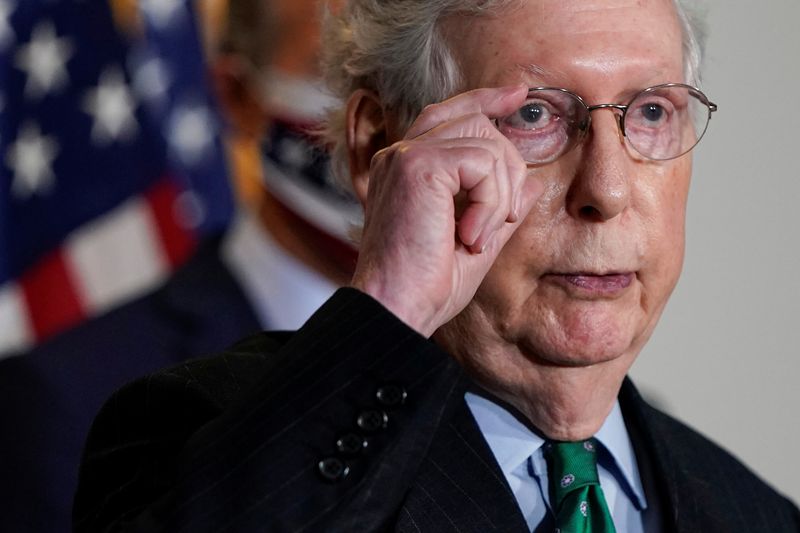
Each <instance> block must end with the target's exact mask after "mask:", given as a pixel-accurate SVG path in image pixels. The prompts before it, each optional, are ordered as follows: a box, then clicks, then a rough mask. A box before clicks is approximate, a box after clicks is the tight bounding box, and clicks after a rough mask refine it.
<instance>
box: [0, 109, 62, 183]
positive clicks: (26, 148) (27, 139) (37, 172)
mask: <svg viewBox="0 0 800 533" xmlns="http://www.w3.org/2000/svg"><path fill="white" fill-rule="evenodd" d="M58 151H59V146H58V142H57V141H56V140H55V137H53V136H50V135H42V133H41V130H40V129H39V126H38V125H37V124H36V123H34V122H26V123H25V124H23V125H22V127H21V128H20V133H19V135H18V136H17V140H16V141H14V143H13V144H12V145H11V146H9V148H8V151H7V152H6V163H7V164H8V166H9V168H11V170H13V171H14V180H13V182H12V183H11V194H12V195H14V196H15V197H16V198H20V199H25V198H28V197H29V196H31V195H34V194H45V193H47V192H49V191H50V190H52V188H53V186H54V184H55V177H56V176H55V174H54V173H53V161H55V159H56V155H58Z"/></svg>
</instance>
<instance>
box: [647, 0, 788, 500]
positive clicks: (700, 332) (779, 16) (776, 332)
mask: <svg viewBox="0 0 800 533" xmlns="http://www.w3.org/2000/svg"><path fill="white" fill-rule="evenodd" d="M697 4H698V5H699V6H701V7H703V8H704V9H706V10H707V20H708V48H707V54H706V60H705V70H704V83H703V88H704V89H705V92H706V94H708V95H709V97H710V98H711V99H712V100H713V101H714V102H715V103H717V104H718V105H719V109H720V110H719V112H718V113H715V114H714V118H713V119H712V121H711V124H710V126H709V130H708V132H707V133H706V136H705V137H704V138H703V142H702V143H701V144H700V145H699V146H698V147H697V149H696V150H695V152H694V161H695V168H694V176H693V182H692V186H691V192H690V194H689V211H688V219H687V249H686V261H685V264H684V270H683V275H682V277H681V281H680V282H679V284H678V287H677V289H676V290H675V293H674V294H673V296H672V299H671V300H670V303H669V304H668V305H667V309H666V311H665V313H664V316H663V317H662V319H661V322H660V323H659V325H658V327H657V328H656V330H655V333H654V335H653V337H652V339H651V340H650V342H649V343H648V344H647V346H646V347H645V349H644V351H643V352H642V354H640V356H639V358H638V360H637V362H636V364H635V365H634V367H633V370H632V372H631V375H632V376H633V378H634V380H635V381H636V383H637V384H638V385H639V386H640V387H641V388H643V389H644V390H645V392H647V393H648V394H649V395H650V396H651V398H654V399H657V400H658V401H659V403H660V405H661V406H662V407H664V408H666V410H667V411H669V412H671V413H673V414H674V415H676V416H678V417H679V418H681V419H682V420H684V421H686V422H688V423H689V424H691V425H692V426H694V427H695V428H698V429H700V430H701V431H702V432H703V433H705V434H706V435H708V436H710V437H711V438H713V439H714V440H716V441H717V442H720V443H722V444H723V445H724V446H725V447H726V448H727V449H728V450H730V451H732V452H733V453H734V454H735V455H737V456H738V457H740V458H741V459H743V460H744V462H745V463H747V464H748V465H749V466H750V467H751V468H753V469H754V470H756V472H758V473H759V474H760V475H761V476H762V477H763V478H765V479H767V480H769V481H770V483H772V484H773V486H775V487H777V488H778V489H780V490H781V491H782V492H783V493H784V494H786V495H788V496H790V497H791V498H792V499H793V500H794V501H795V502H800V459H798V458H797V454H796V449H797V444H798V443H800V414H798V410H799V409H800V327H799V326H798V323H799V322H800V275H798V273H800V222H798V219H797V216H796V215H795V214H794V208H795V207H796V204H797V203H798V201H800V157H798V154H799V153H798V143H800V130H798V121H797V119H796V118H795V112H794V109H795V108H796V106H797V94H796V87H798V84H800V61H798V60H797V54H798V53H800V33H799V32H798V31H797V29H796V22H797V21H798V20H800V2H798V1H797V0H770V1H769V2H758V3H756V2H750V1H747V0H703V1H702V2H697Z"/></svg>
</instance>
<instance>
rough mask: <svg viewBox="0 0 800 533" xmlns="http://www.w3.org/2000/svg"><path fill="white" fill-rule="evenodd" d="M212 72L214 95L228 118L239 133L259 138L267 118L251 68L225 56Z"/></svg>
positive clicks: (217, 62)
mask: <svg viewBox="0 0 800 533" xmlns="http://www.w3.org/2000/svg"><path fill="white" fill-rule="evenodd" d="M210 70H211V79H212V81H213V87H214V92H215V93H216V97H217V101H218V102H219V104H220V107H221V108H222V111H223V113H224V115H225V118H226V119H227V120H228V122H229V123H230V124H231V125H232V126H233V128H234V129H235V131H236V133H238V134H244V135H246V136H249V137H255V138H259V137H260V136H261V135H262V134H263V133H264V130H265V128H266V126H267V123H268V118H267V112H266V110H265V109H264V106H263V105H262V103H261V101H260V99H259V95H258V91H257V88H256V86H255V84H256V80H254V79H253V73H252V69H248V68H247V67H246V65H245V64H244V61H243V60H242V58H240V57H238V56H236V55H233V54H228V55H225V54H222V55H220V56H219V57H217V58H216V59H215V60H214V62H213V64H212V65H211V69H210Z"/></svg>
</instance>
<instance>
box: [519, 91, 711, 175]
mask: <svg viewBox="0 0 800 533" xmlns="http://www.w3.org/2000/svg"><path fill="white" fill-rule="evenodd" d="M672 87H681V88H684V89H687V90H688V91H690V93H695V95H696V96H695V97H696V98H697V97H698V96H699V98H698V100H700V102H701V103H702V104H703V105H705V106H706V108H707V109H708V118H707V120H706V124H705V126H704V127H703V131H702V132H700V134H699V135H698V136H697V140H696V141H695V143H694V144H693V145H692V146H691V147H690V148H689V149H688V150H686V151H685V152H682V153H680V154H678V155H675V156H672V157H669V158H666V159H656V158H652V157H649V156H646V155H645V154H643V153H641V152H640V151H639V149H638V148H636V145H635V144H633V143H632V142H631V141H630V139H629V138H628V136H627V134H626V133H625V116H626V115H627V114H628V109H630V106H631V104H632V103H633V102H634V101H635V100H636V99H637V98H639V97H640V96H642V95H643V94H647V93H650V92H654V91H657V90H659V89H669V88H672ZM534 91H560V92H562V93H566V94H568V95H570V96H572V97H573V98H575V99H576V100H577V101H578V102H580V104H581V105H582V106H583V108H584V109H585V110H586V124H585V125H579V126H578V129H579V130H580V131H581V136H580V138H578V139H577V140H576V141H575V143H574V144H573V145H572V146H571V147H570V148H569V149H568V150H565V151H564V152H562V153H561V154H559V155H558V156H557V157H556V158H555V159H553V160H552V161H547V162H543V163H533V162H529V161H526V162H525V163H526V164H527V165H528V166H529V167H538V166H544V165H549V164H550V163H554V162H555V161H558V159H560V158H561V156H563V155H564V154H566V153H567V152H569V151H570V150H572V149H573V148H575V147H576V146H578V145H579V144H580V143H582V142H583V140H584V138H585V137H586V134H587V132H588V131H589V129H590V128H591V126H592V111H597V110H598V109H615V110H617V111H621V112H622V113H621V114H617V127H618V128H619V131H620V133H622V136H623V137H625V138H626V139H627V140H628V144H630V146H631V148H633V149H634V150H636V152H637V153H638V154H639V155H641V156H642V157H644V158H645V159H648V160H650V161H671V160H673V159H678V158H679V157H682V156H684V155H686V154H688V153H689V152H691V151H692V150H694V147H695V146H697V145H698V144H699V143H700V140H701V139H702V138H703V136H704V135H705V133H706V130H708V125H709V123H710V122H711V114H712V113H714V112H715V111H717V109H718V106H717V104H715V103H714V102H712V101H711V100H709V99H708V96H706V94H705V93H704V92H703V91H701V90H700V89H699V88H698V87H695V86H694V85H689V84H687V83H661V84H659V85H653V86H652V87H647V88H645V89H642V90H641V91H639V92H637V93H636V94H635V95H633V97H632V98H631V99H630V100H628V103H627V104H610V103H609V104H595V105H587V104H586V101H585V100H584V99H583V98H582V97H581V96H580V95H579V94H576V93H574V92H572V91H570V90H569V89H565V88H563V87H546V86H545V87H531V88H529V89H528V96H530V94H531V93H532V92H534ZM504 118H505V117H504Z"/></svg>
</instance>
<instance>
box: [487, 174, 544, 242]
mask: <svg viewBox="0 0 800 533" xmlns="http://www.w3.org/2000/svg"><path fill="white" fill-rule="evenodd" d="M543 192H544V183H543V182H542V181H541V180H540V179H537V178H533V177H528V179H527V180H526V181H525V183H524V185H523V187H522V188H521V190H520V198H521V202H522V203H521V207H520V212H519V218H518V220H517V221H515V222H513V223H506V224H504V225H503V226H502V227H501V228H499V229H498V230H497V231H495V232H492V233H491V234H490V235H488V236H487V237H486V239H485V240H483V236H482V235H481V236H479V238H478V239H477V241H478V242H479V243H481V244H480V246H481V247H480V249H479V250H472V248H471V251H473V253H474V252H475V251H482V252H484V253H487V254H488V255H490V256H494V255H496V254H498V253H500V250H501V249H502V248H503V246H505V244H506V242H508V240H509V239H510V238H511V236H512V235H513V234H514V232H515V231H516V230H517V228H518V227H519V226H520V224H522V222H523V221H524V220H525V218H526V217H527V216H529V215H530V212H531V210H532V209H533V207H534V206H535V205H536V201H537V200H538V199H539V197H540V196H541V195H542V193H543ZM476 248H477V247H476Z"/></svg>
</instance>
